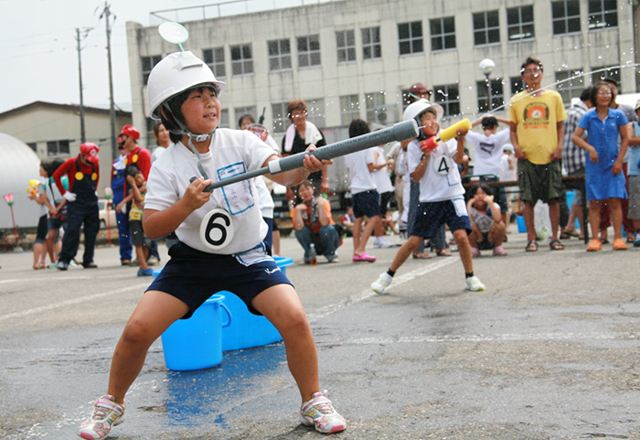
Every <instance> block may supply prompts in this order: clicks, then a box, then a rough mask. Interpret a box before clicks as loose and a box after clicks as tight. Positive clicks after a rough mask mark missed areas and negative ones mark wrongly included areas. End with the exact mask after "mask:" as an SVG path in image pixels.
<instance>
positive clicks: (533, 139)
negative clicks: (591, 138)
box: [509, 57, 567, 252]
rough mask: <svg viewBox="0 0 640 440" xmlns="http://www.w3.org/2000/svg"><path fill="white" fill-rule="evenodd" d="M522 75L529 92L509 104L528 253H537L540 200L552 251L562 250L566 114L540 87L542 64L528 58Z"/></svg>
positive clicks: (553, 95) (559, 102)
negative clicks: (545, 210)
mask: <svg viewBox="0 0 640 440" xmlns="http://www.w3.org/2000/svg"><path fill="white" fill-rule="evenodd" d="M520 74H521V76H522V80H523V82H524V83H525V84H526V86H527V88H526V90H525V91H523V92H521V93H518V94H517V95H515V96H514V97H513V98H512V99H511V102H510V103H509V114H510V126H511V143H512V144H513V148H514V150H515V156H516V158H517V159H518V184H519V186H520V191H521V192H522V200H524V202H525V203H524V221H525V224H526V226H527V240H528V242H527V247H526V251H527V252H534V251H537V250H538V244H537V243H536V231H535V227H534V212H533V207H534V206H535V204H536V202H537V201H538V200H542V201H543V202H545V203H548V204H549V218H550V220H551V241H550V242H549V247H550V249H551V250H562V249H564V246H563V245H562V243H560V241H559V240H558V229H559V225H560V205H559V203H558V197H560V195H561V194H562V163H561V161H560V159H561V158H562V142H563V140H564V124H563V122H562V121H564V120H565V119H566V118H567V113H566V112H565V110H564V105H563V104H562V98H561V97H560V95H559V94H558V93H557V92H555V91H552V90H545V89H542V88H541V87H540V83H541V82H542V76H543V67H542V62H541V61H540V60H537V59H535V58H532V57H529V58H527V59H526V60H525V62H524V63H522V66H521V69H520Z"/></svg>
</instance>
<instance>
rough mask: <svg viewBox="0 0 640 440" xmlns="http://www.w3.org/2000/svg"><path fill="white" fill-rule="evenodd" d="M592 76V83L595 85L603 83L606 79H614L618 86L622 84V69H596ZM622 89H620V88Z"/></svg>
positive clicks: (612, 67)
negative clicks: (599, 82)
mask: <svg viewBox="0 0 640 440" xmlns="http://www.w3.org/2000/svg"><path fill="white" fill-rule="evenodd" d="M593 70H596V72H593V73H592V74H591V81H592V83H593V85H595V84H596V83H597V82H598V81H602V80H603V79H604V78H605V77H609V78H613V79H615V80H616V82H617V83H618V84H620V68H619V67H614V66H611V67H594V68H593ZM618 89H620V87H618Z"/></svg>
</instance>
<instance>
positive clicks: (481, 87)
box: [476, 78, 505, 113]
mask: <svg viewBox="0 0 640 440" xmlns="http://www.w3.org/2000/svg"><path fill="white" fill-rule="evenodd" d="M489 81H490V84H491V111H496V109H497V108H499V107H503V106H504V104H505V101H504V79H502V78H492V79H490V80H489ZM498 89H499V90H498ZM476 92H477V101H476V102H477V105H478V113H486V112H488V111H489V104H488V102H489V96H488V95H487V81H486V80H482V81H476ZM481 92H482V93H481ZM496 100H497V101H496ZM482 102H484V105H483V104H482ZM503 108H504V107H503Z"/></svg>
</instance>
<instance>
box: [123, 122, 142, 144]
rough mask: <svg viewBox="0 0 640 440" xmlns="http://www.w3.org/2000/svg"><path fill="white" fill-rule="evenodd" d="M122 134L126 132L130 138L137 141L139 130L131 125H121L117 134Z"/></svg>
mask: <svg viewBox="0 0 640 440" xmlns="http://www.w3.org/2000/svg"><path fill="white" fill-rule="evenodd" d="M123 134H126V135H127V136H129V137H130V138H132V139H133V140H134V141H137V140H138V139H140V132H139V131H138V130H136V128H135V127H133V126H131V125H125V126H124V127H122V130H120V134H119V135H118V136H122V135H123Z"/></svg>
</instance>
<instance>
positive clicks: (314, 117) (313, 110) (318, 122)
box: [304, 98, 327, 128]
mask: <svg viewBox="0 0 640 440" xmlns="http://www.w3.org/2000/svg"><path fill="white" fill-rule="evenodd" d="M304 102H306V103H307V121H309V122H311V123H312V124H313V125H315V126H316V127H318V128H324V127H326V126H327V122H326V119H325V113H324V98H318V99H305V100H304Z"/></svg>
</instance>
